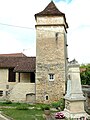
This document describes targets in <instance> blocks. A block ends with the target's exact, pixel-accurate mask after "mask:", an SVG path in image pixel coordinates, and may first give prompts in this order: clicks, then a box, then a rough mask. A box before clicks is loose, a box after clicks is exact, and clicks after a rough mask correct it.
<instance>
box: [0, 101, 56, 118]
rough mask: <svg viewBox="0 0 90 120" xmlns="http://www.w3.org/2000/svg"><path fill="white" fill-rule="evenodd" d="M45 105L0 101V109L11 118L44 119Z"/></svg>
mask: <svg viewBox="0 0 90 120" xmlns="http://www.w3.org/2000/svg"><path fill="white" fill-rule="evenodd" d="M55 105H56V104H55ZM55 105H54V106H55ZM45 106H46V105H45V104H35V105H32V104H26V103H11V102H10V101H7V102H0V111H2V113H3V114H5V115H7V116H9V117H11V118H13V120H44V118H43V114H44V111H43V108H45ZM51 112H54V111H51Z"/></svg>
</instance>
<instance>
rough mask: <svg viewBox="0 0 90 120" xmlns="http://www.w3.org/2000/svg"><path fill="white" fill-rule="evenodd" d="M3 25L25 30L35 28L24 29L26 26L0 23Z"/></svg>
mask: <svg viewBox="0 0 90 120" xmlns="http://www.w3.org/2000/svg"><path fill="white" fill-rule="evenodd" d="M0 24H1V25H6V26H11V27H18V28H25V29H33V30H34V28H30V27H24V26H18V25H10V24H6V23H0Z"/></svg>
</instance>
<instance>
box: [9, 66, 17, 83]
mask: <svg viewBox="0 0 90 120" xmlns="http://www.w3.org/2000/svg"><path fill="white" fill-rule="evenodd" d="M13 70H14V68H9V76H8V77H9V78H8V82H16V80H15V72H13Z"/></svg>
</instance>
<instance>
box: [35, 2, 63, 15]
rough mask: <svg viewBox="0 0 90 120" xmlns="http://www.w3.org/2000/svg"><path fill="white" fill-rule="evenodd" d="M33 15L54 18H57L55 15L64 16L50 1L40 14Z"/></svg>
mask: <svg viewBox="0 0 90 120" xmlns="http://www.w3.org/2000/svg"><path fill="white" fill-rule="evenodd" d="M35 15H36V16H46V15H54V16H57V15H58V16H59V15H60V16H61V15H65V14H64V13H62V12H60V11H59V10H58V9H57V7H56V5H55V4H54V2H53V1H51V2H50V3H49V4H48V5H47V7H46V8H45V9H44V10H43V11H41V12H39V13H37V14H35Z"/></svg>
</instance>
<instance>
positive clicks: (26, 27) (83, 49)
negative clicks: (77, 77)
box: [0, 0, 90, 64]
mask: <svg viewBox="0 0 90 120" xmlns="http://www.w3.org/2000/svg"><path fill="white" fill-rule="evenodd" d="M50 1H51V0H0V54H4V53H5V54H6V53H15V52H23V53H25V54H26V55H29V56H35V51H36V49H35V48H36V47H35V43H36V36H35V18H34V15H35V14H36V13H38V12H40V11H42V10H43V9H44V8H45V7H46V6H47V5H48V4H49V2H50ZM53 1H54V3H55V4H56V6H57V7H58V9H59V10H60V11H61V12H64V13H65V15H66V20H67V23H68V25H69V29H68V33H67V41H68V56H69V60H72V59H74V58H75V59H76V60H77V61H78V62H79V63H80V64H82V63H90V54H89V52H90V13H89V11H90V0H53ZM18 26H21V27H18Z"/></svg>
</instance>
